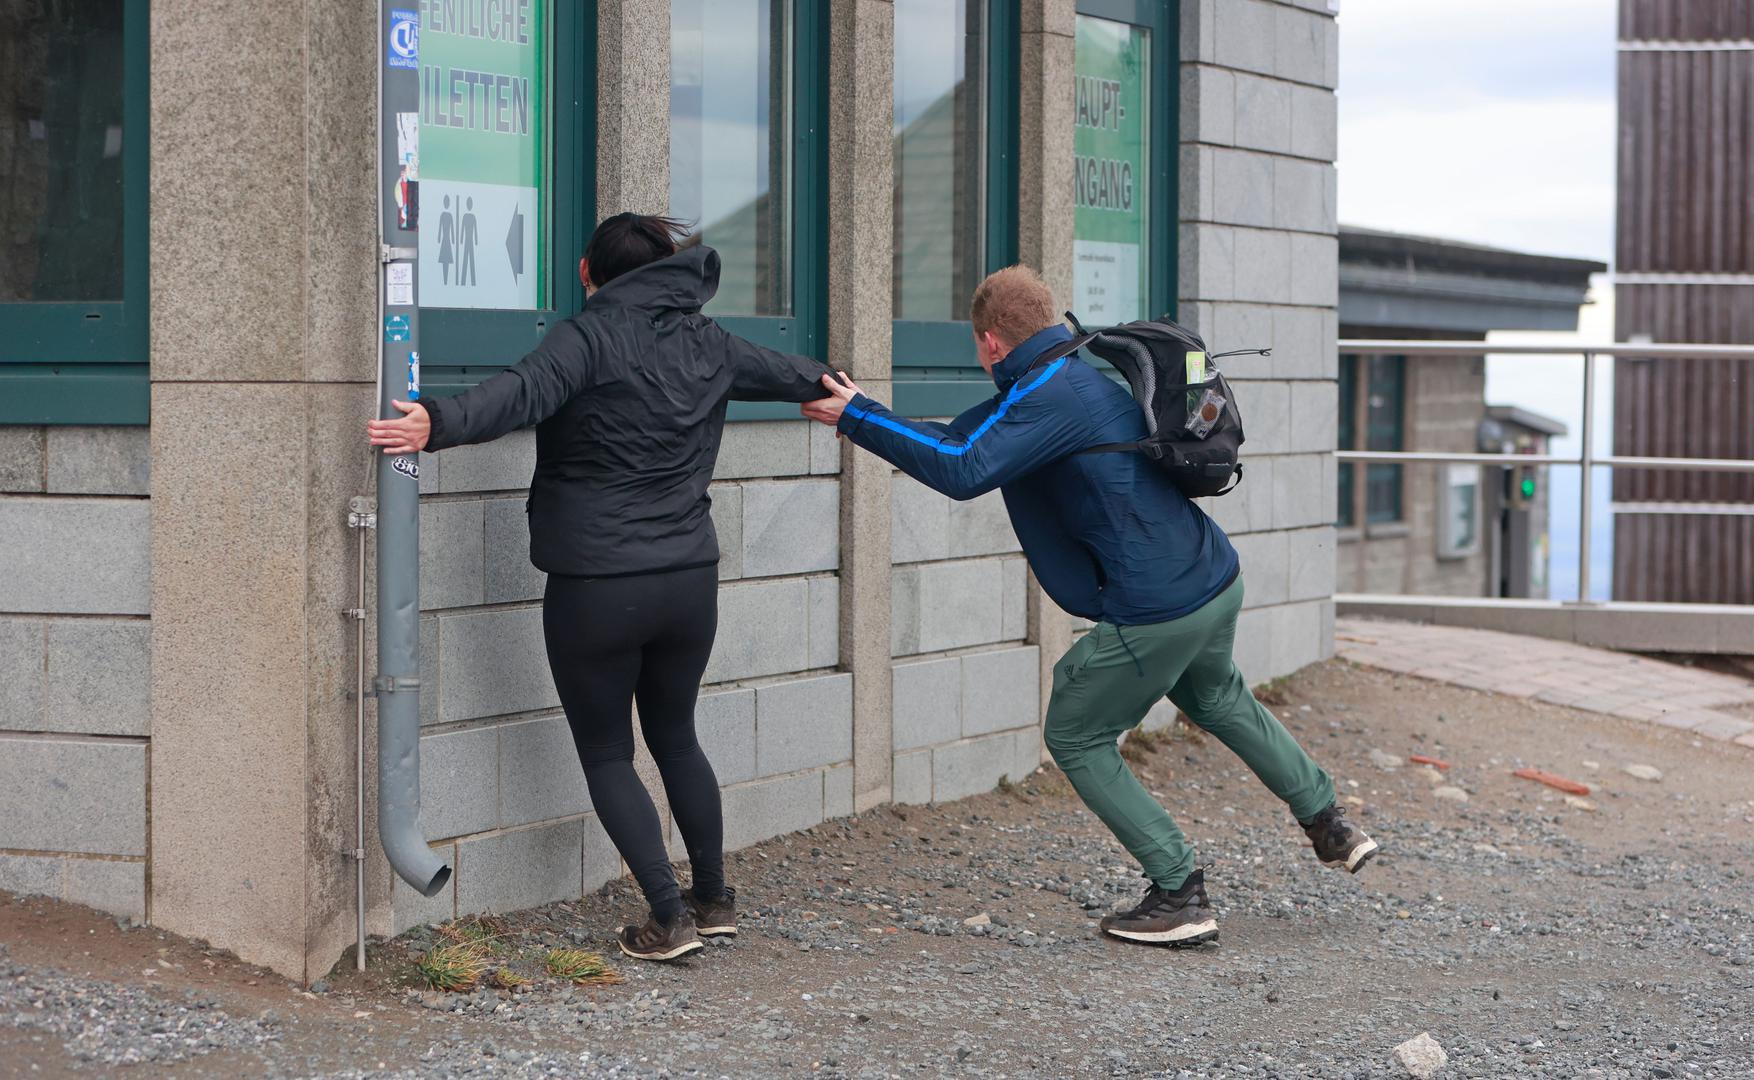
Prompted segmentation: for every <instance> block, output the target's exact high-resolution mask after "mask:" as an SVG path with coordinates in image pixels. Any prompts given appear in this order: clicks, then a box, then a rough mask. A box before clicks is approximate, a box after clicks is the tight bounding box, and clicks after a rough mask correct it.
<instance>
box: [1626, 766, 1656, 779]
mask: <svg viewBox="0 0 1754 1080" xmlns="http://www.w3.org/2000/svg"><path fill="white" fill-rule="evenodd" d="M1620 771H1621V772H1623V773H1625V774H1626V775H1627V776H1631V777H1635V778H1636V779H1639V780H1649V781H1652V782H1653V783H1654V782H1655V781H1658V780H1661V779H1662V778H1663V770H1661V769H1659V768H1657V767H1656V766H1655V765H1623V766H1621V768H1620Z"/></svg>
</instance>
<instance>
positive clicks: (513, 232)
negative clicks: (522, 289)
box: [505, 205, 524, 282]
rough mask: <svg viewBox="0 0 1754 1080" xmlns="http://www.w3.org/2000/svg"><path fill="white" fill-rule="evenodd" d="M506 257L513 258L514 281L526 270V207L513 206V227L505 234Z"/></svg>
mask: <svg viewBox="0 0 1754 1080" xmlns="http://www.w3.org/2000/svg"><path fill="white" fill-rule="evenodd" d="M505 253H506V258H508V259H510V260H511V264H512V281H514V282H516V281H517V280H518V276H519V275H520V274H522V273H523V272H524V209H523V207H522V206H519V205H514V206H513V207H512V227H511V228H510V229H507V230H506V234H505Z"/></svg>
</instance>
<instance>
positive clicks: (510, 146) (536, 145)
mask: <svg viewBox="0 0 1754 1080" xmlns="http://www.w3.org/2000/svg"><path fill="white" fill-rule="evenodd" d="M546 7H547V5H546V3H545V2H544V0H447V2H446V3H433V2H422V3H421V4H420V46H419V49H420V114H419V120H420V218H419V221H420V275H419V280H420V303H421V306H422V307H433V308H491V309H510V310H525V311H527V310H533V309H538V308H542V307H544V306H546V304H547V302H548V282H547V275H546V273H545V266H546V262H547V260H546V259H545V257H544V256H545V249H546V245H547V220H546V219H547V204H546V201H545V199H544V197H543V167H542V166H543V156H544V155H543V151H544V148H545V147H546V145H547V143H546V141H545V140H546V133H545V131H544V130H543V121H544V119H545V116H544V109H543V103H544V102H545V101H546V100H547V81H548V79H547V76H548V70H547V56H548V49H547V10H546Z"/></svg>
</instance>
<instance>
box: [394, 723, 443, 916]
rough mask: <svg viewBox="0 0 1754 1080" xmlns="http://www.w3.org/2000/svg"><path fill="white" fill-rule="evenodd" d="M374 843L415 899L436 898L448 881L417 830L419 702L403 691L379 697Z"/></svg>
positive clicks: (439, 862) (418, 805)
mask: <svg viewBox="0 0 1754 1080" xmlns="http://www.w3.org/2000/svg"><path fill="white" fill-rule="evenodd" d="M386 698H387V699H388V700H386ZM378 842H379V843H381V844H382V845H383V848H384V855H385V857H387V858H388V859H389V860H390V868H391V869H392V870H394V871H396V876H397V877H400V878H401V879H402V880H403V881H406V882H407V883H408V884H409V885H410V886H412V887H413V888H414V889H415V891H417V892H419V893H420V895H422V896H437V895H438V893H439V890H441V889H443V888H444V887H445V883H446V882H448V881H449V880H450V879H451V868H450V867H449V866H447V865H445V861H444V860H443V859H441V858H439V857H438V855H437V854H436V853H435V852H434V851H433V850H432V848H430V847H428V846H427V843H426V837H425V835H424V834H423V833H422V832H421V829H420V704H419V699H418V698H417V697H416V696H415V694H414V693H410V692H408V691H401V692H394V693H391V694H388V695H385V696H384V697H380V698H379V706H378Z"/></svg>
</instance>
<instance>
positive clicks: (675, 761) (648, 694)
mask: <svg viewBox="0 0 1754 1080" xmlns="http://www.w3.org/2000/svg"><path fill="white" fill-rule="evenodd" d="M718 576H719V575H718V568H717V567H712V566H703V567H699V568H696V569H693V570H675V571H670V572H667V573H659V574H640V575H637V576H633V577H621V578H576V577H560V576H558V575H554V574H550V575H549V577H548V592H547V594H546V595H545V596H544V597H543V598H542V631H543V636H544V638H545V639H546V640H547V643H548V665H549V667H550V668H551V669H553V672H554V686H555V689H556V690H558V691H559V692H560V703H561V705H562V706H564V707H565V709H566V719H567V723H568V724H570V725H571V726H572V737H573V745H575V746H576V747H577V748H578V751H579V762H580V763H581V764H582V765H583V766H584V767H585V781H586V782H587V783H588V784H589V785H590V788H591V803H592V805H593V806H594V808H595V809H596V812H597V817H598V819H599V820H601V821H602V822H603V828H604V829H605V830H606V831H607V832H608V833H609V839H611V840H613V841H614V842H615V848H616V850H617V851H619V852H621V857H622V859H623V860H625V861H626V863H627V865H628V867H629V868H630V869H631V870H632V871H633V875H634V877H636V878H637V879H639V884H640V888H642V889H644V890H645V894H646V902H647V903H648V904H650V905H651V908H652V912H653V914H655V915H657V916H658V918H659V919H661V920H663V921H665V922H669V921H670V920H671V919H673V918H674V917H675V916H676V915H677V914H678V913H680V912H681V910H682V899H681V893H680V891H679V890H678V888H677V885H676V874H675V872H674V871H673V870H671V869H670V858H669V854H668V852H667V851H666V849H665V844H664V834H663V829H662V827H661V826H660V825H659V823H658V812H657V809H656V808H655V807H654V806H653V805H652V797H651V795H650V794H648V793H647V791H646V789H645V785H644V784H642V783H640V779H639V776H638V775H637V774H636V773H635V772H634V769H633V716H632V712H633V709H632V706H633V703H634V702H636V701H637V702H638V703H639V721H640V729H641V731H642V733H643V734H644V735H645V740H646V747H647V748H648V749H650V750H651V752H652V758H653V759H654V760H655V761H656V762H657V765H658V772H659V773H660V774H661V775H662V776H663V778H664V792H665V794H666V795H668V796H669V798H670V812H671V813H672V814H674V815H675V818H676V826H677V828H678V829H680V830H681V832H682V840H683V843H685V844H686V845H687V847H688V860H689V863H690V864H691V865H692V867H693V870H694V889H695V892H696V894H697V895H699V896H700V897H702V898H703V899H709V898H712V897H715V896H717V895H718V894H719V893H720V892H721V891H722V890H723V888H724V884H725V856H724V834H725V827H724V820H723V818H722V817H721V816H720V811H719V781H718V778H717V777H715V776H714V775H713V767H712V765H711V764H709V763H708V762H707V759H706V754H705V753H703V752H702V751H701V748H700V743H699V742H698V741H696V739H695V737H694V704H695V699H696V698H697V697H698V696H699V693H700V677H701V674H702V673H703V672H705V671H706V664H707V657H708V656H709V655H710V654H711V653H712V649H713V636H714V634H716V633H717V631H718V618H719V581H718Z"/></svg>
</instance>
